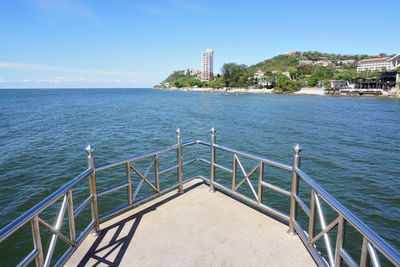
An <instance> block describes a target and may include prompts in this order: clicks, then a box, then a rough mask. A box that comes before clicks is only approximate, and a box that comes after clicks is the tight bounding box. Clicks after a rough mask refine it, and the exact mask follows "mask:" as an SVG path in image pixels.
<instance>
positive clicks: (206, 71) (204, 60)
mask: <svg viewBox="0 0 400 267" xmlns="http://www.w3.org/2000/svg"><path fill="white" fill-rule="evenodd" d="M213 57H214V51H213V50H212V49H206V51H204V52H201V80H202V81H212V80H213V79H214V74H213Z"/></svg>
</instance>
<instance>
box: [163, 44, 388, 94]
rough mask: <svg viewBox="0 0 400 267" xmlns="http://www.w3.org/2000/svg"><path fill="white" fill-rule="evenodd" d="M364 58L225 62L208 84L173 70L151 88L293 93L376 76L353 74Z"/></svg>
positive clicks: (298, 55)
mask: <svg viewBox="0 0 400 267" xmlns="http://www.w3.org/2000/svg"><path fill="white" fill-rule="evenodd" d="M380 56H384V55H380ZM367 58H373V56H368V55H340V54H328V53H321V52H317V51H315V52H297V51H295V52H294V53H291V54H284V55H278V56H275V57H273V58H270V59H267V60H264V61H261V62H259V63H257V64H254V65H251V66H246V65H244V64H237V63H226V64H224V65H223V66H222V68H221V74H218V75H215V77H214V78H215V79H214V80H213V81H209V82H201V81H200V71H197V70H189V69H188V70H185V71H174V72H173V73H172V74H171V75H169V76H168V77H167V79H165V80H164V81H163V82H161V83H160V84H159V85H157V86H155V87H167V88H168V87H176V88H180V87H214V88H221V87H242V88H275V87H278V88H279V90H294V89H295V88H299V87H304V86H310V87H313V86H323V85H324V83H325V84H327V83H326V81H327V80H329V79H338V80H349V81H354V80H355V79H356V78H357V76H358V75H364V76H366V77H368V76H371V75H372V76H377V75H379V74H377V73H361V74H360V73H357V72H356V68H357V62H358V61H359V60H361V59H367ZM257 72H258V73H257ZM256 73H257V74H258V76H257V75H255V74H256ZM278 81H279V82H278ZM326 86H328V85H326Z"/></svg>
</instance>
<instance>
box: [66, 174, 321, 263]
mask: <svg viewBox="0 0 400 267" xmlns="http://www.w3.org/2000/svg"><path fill="white" fill-rule="evenodd" d="M287 229H288V227H287V225H285V224H282V223H281V222H278V221H276V220H274V219H273V218H271V217H269V216H267V215H265V214H263V213H260V212H258V211H256V210H255V209H252V208H249V207H248V206H247V205H245V204H243V203H241V202H239V201H236V200H234V199H232V198H230V197H227V196H226V195H225V194H223V193H221V192H219V191H217V192H215V193H210V192H209V187H208V186H207V185H206V184H205V183H204V182H202V180H200V179H198V180H197V179H196V180H194V181H192V182H190V183H188V184H186V185H185V193H184V194H177V193H175V192H171V193H169V194H166V195H164V196H162V197H160V198H157V199H155V200H153V201H150V202H148V203H147V204H145V205H142V206H140V207H139V208H136V209H134V210H131V211H129V212H126V213H124V214H122V215H120V216H118V217H116V218H114V219H112V220H110V221H107V222H105V223H104V224H102V225H101V234H100V235H99V236H97V237H94V236H91V235H89V236H88V237H87V238H86V239H85V241H84V242H83V243H82V245H81V246H80V247H79V248H78V250H77V251H76V252H75V253H74V254H73V255H72V256H71V258H70V259H69V260H68V261H67V263H66V264H65V266H156V265H158V266H160V265H161V266H315V265H316V264H315V262H314V261H313V259H312V257H311V256H310V254H309V253H308V251H307V249H306V248H305V247H304V245H303V244H302V242H301V241H300V239H299V238H298V237H297V236H290V235H288V234H287Z"/></svg>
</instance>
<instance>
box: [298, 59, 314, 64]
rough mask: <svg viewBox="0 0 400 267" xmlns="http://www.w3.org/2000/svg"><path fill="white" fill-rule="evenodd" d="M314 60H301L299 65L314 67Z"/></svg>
mask: <svg viewBox="0 0 400 267" xmlns="http://www.w3.org/2000/svg"><path fill="white" fill-rule="evenodd" d="M312 64H313V62H312V60H300V61H299V65H312Z"/></svg>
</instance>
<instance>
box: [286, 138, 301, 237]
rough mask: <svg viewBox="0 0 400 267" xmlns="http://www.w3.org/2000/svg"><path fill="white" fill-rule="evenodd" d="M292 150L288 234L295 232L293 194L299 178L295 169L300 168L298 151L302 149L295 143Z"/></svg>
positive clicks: (295, 203) (294, 202) (294, 194)
mask: <svg viewBox="0 0 400 267" xmlns="http://www.w3.org/2000/svg"><path fill="white" fill-rule="evenodd" d="M293 150H294V152H295V154H294V158H293V175H292V191H291V194H290V217H289V230H288V234H290V235H295V234H296V232H295V229H294V221H295V220H296V213H297V202H296V199H295V196H297V194H298V192H299V178H298V176H297V173H296V171H295V170H296V169H298V168H300V155H299V153H300V151H301V150H303V148H302V147H301V146H300V145H299V144H297V145H296V146H295V147H293Z"/></svg>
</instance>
